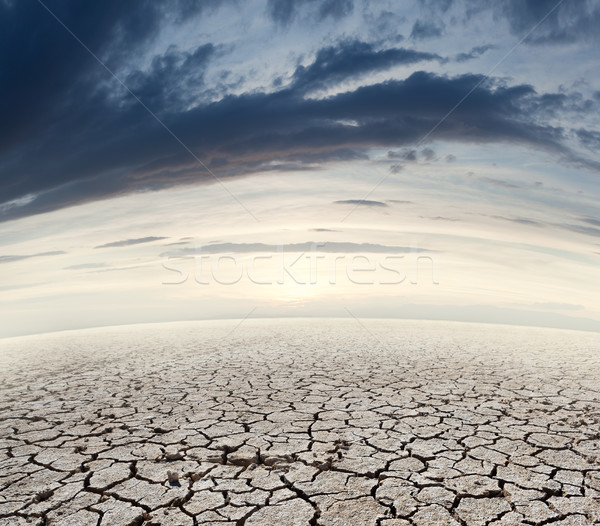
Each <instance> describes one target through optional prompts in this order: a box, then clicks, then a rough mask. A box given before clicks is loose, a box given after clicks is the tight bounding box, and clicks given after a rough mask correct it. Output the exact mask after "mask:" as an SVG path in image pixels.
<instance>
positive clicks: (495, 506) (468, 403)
mask: <svg viewBox="0 0 600 526" xmlns="http://www.w3.org/2000/svg"><path fill="white" fill-rule="evenodd" d="M363 323H364V325H365V327H366V328H365V327H362V326H361V325H360V324H359V323H357V322H356V321H355V320H346V321H340V320H337V321H330V322H327V321H324V320H296V321H292V320H287V321H286V320H270V321H252V322H251V321H246V322H245V323H244V324H243V325H241V326H240V327H239V328H237V329H236V330H235V331H234V332H233V333H230V331H231V329H232V328H233V327H235V325H236V323H235V322H221V323H216V322H212V323H208V322H201V323H185V324H163V325H156V326H141V327H140V326H138V327H130V328H113V329H96V330H91V331H77V332H73V333H62V334H53V335H47V336H39V337H28V338H19V339H11V340H4V341H0V355H1V356H2V363H1V364H0V365H1V367H2V373H0V381H1V383H0V387H1V392H0V407H1V410H0V415H1V420H0V439H1V442H0V525H2V526H8V525H10V526H21V525H26V524H36V525H48V526H49V525H56V526H58V525H60V526H67V525H96V524H98V525H102V526H109V525H123V526H126V525H140V524H144V525H145V526H151V525H162V526H184V525H185V526H188V525H189V526H192V525H215V526H216V525H222V524H225V523H227V524H238V525H246V526H259V525H265V526H267V525H274V526H291V525H298V526H300V525H322V526H343V525H352V526H362V525H382V526H405V525H415V526H425V525H435V526H443V525H457V524H463V525H465V524H466V525H474V526H478V525H481V526H483V525H498V526H499V525H503V526H508V525H519V524H553V525H557V526H567V525H569V526H575V525H588V524H599V523H600V338H599V335H598V334H594V333H577V332H567V331H553V330H545V329H526V328H508V327H493V326H484V325H468V324H449V323H431V322H400V321H369V322H367V321H364V322H363Z"/></svg>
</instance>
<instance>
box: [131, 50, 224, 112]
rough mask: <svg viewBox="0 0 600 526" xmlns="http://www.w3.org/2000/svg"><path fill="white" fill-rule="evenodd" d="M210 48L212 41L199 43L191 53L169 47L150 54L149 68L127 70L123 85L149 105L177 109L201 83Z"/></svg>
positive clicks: (202, 82) (187, 100)
mask: <svg viewBox="0 0 600 526" xmlns="http://www.w3.org/2000/svg"><path fill="white" fill-rule="evenodd" d="M214 52H215V48H214V46H213V45H212V44H205V45H203V46H199V47H198V48H197V49H196V50H195V51H194V52H193V53H182V52H179V51H177V50H176V49H172V48H169V49H168V50H167V52H166V53H165V54H164V55H159V56H155V57H154V59H153V60H152V64H151V67H150V70H149V72H142V71H135V72H133V73H131V74H129V75H128V76H127V78H126V79H125V85H126V86H127V87H128V88H129V89H131V90H132V91H133V92H134V93H135V94H136V96H137V97H139V98H140V99H142V100H143V101H144V104H146V105H148V106H150V107H156V106H159V107H160V108H161V110H162V111H169V110H179V109H181V108H182V106H185V104H186V103H188V102H189V100H190V99H191V98H192V97H193V96H194V95H196V94H197V91H198V90H199V89H200V88H201V87H202V86H203V84H204V71H205V68H206V64H207V63H208V61H209V60H210V58H211V57H212V56H213V54H214Z"/></svg>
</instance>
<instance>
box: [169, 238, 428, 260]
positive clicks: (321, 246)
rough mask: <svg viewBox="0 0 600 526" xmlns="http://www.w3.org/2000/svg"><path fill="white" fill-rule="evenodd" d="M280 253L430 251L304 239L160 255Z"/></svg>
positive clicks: (185, 250) (186, 250) (395, 252)
mask: <svg viewBox="0 0 600 526" xmlns="http://www.w3.org/2000/svg"><path fill="white" fill-rule="evenodd" d="M258 252H263V253H264V252H267V253H281V252H284V253H285V252H326V253H339V254H344V253H346V254H358V253H373V254H408V253H425V252H428V253H432V252H436V251H435V250H428V249H422V248H415V247H404V246H393V245H380V244H377V243H350V242H334V241H323V242H319V241H306V242H304V243H284V244H281V245H273V244H267V243H218V244H214V245H204V246H201V247H197V248H191V247H190V248H183V249H180V250H177V251H170V252H163V253H162V254H161V256H162V257H165V256H168V257H184V256H193V255H200V254H223V253H258Z"/></svg>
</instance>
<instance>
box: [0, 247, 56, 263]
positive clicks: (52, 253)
mask: <svg viewBox="0 0 600 526" xmlns="http://www.w3.org/2000/svg"><path fill="white" fill-rule="evenodd" d="M62 254H66V252H64V251H63V250H52V251H50V252H39V253H38V254H28V255H25V256H23V255H19V256H13V255H10V256H0V263H13V262H15V261H22V260H24V259H32V258H41V257H46V256H60V255H62Z"/></svg>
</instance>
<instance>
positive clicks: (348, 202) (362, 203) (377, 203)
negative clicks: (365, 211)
mask: <svg viewBox="0 0 600 526" xmlns="http://www.w3.org/2000/svg"><path fill="white" fill-rule="evenodd" d="M334 204H336V205H360V206H374V207H382V206H388V205H387V204H386V203H384V202H382V201H369V200H368V199H344V200H342V201H334Z"/></svg>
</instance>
